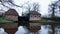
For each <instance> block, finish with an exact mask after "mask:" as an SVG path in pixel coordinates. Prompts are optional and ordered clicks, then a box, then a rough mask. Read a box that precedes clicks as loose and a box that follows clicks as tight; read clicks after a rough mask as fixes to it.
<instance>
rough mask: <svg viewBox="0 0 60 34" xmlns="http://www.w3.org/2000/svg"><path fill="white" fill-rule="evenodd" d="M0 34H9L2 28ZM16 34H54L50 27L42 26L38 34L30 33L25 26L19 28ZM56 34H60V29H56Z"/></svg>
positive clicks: (36, 33)
mask: <svg viewBox="0 0 60 34" xmlns="http://www.w3.org/2000/svg"><path fill="white" fill-rule="evenodd" d="M0 34H8V33H7V32H5V31H4V28H0ZM15 34H52V29H51V26H50V25H41V30H39V31H38V32H35V33H34V32H30V31H29V30H28V29H27V28H26V27H25V26H19V27H18V30H17V31H16V32H15ZM55 34H60V27H55Z"/></svg>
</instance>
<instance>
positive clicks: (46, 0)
mask: <svg viewBox="0 0 60 34" xmlns="http://www.w3.org/2000/svg"><path fill="white" fill-rule="evenodd" d="M28 1H29V2H30V3H33V2H36V3H39V5H40V7H39V8H40V13H41V14H42V15H48V5H49V4H50V3H51V2H54V1H57V0H19V1H17V0H15V1H14V3H15V4H17V5H19V6H21V5H22V4H24V3H26V2H28ZM20 9H21V8H20ZM21 13H22V10H21V11H20V14H19V15H21Z"/></svg>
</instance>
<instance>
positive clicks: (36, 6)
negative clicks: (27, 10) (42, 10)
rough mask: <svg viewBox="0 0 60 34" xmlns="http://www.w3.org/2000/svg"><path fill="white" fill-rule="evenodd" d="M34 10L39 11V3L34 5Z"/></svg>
mask: <svg viewBox="0 0 60 34" xmlns="http://www.w3.org/2000/svg"><path fill="white" fill-rule="evenodd" d="M33 9H34V10H35V11H39V4H38V3H33Z"/></svg>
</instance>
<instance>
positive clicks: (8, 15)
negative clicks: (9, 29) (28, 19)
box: [4, 9, 18, 21]
mask: <svg viewBox="0 0 60 34" xmlns="http://www.w3.org/2000/svg"><path fill="white" fill-rule="evenodd" d="M4 17H5V18H6V19H10V20H14V21H18V13H17V12H16V10H15V9H9V10H8V11H6V12H5V13H4Z"/></svg>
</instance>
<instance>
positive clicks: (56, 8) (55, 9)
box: [49, 0, 60, 18]
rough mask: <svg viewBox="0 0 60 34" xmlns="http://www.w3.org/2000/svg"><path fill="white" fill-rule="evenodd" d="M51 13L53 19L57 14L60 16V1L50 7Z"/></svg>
mask: <svg viewBox="0 0 60 34" xmlns="http://www.w3.org/2000/svg"><path fill="white" fill-rule="evenodd" d="M49 12H51V17H52V18H54V17H55V16H56V15H55V14H60V0H59V1H56V2H55V3H51V4H50V5H49Z"/></svg>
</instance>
